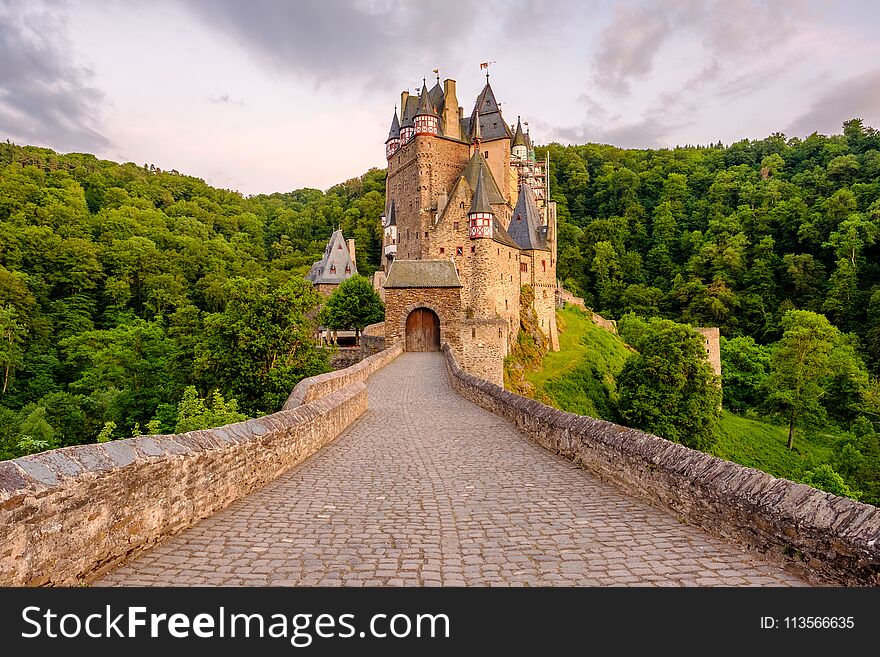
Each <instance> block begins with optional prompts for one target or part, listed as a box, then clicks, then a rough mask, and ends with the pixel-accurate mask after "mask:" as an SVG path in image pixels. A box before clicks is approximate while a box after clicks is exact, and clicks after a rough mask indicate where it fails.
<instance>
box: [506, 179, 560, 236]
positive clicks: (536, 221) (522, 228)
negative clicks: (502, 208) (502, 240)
mask: <svg viewBox="0 0 880 657" xmlns="http://www.w3.org/2000/svg"><path fill="white" fill-rule="evenodd" d="M542 228H543V221H542V220H541V213H540V211H539V210H538V204H537V202H536V200H535V192H534V191H533V190H532V188H531V187H529V186H528V185H527V184H525V183H523V184H522V185H520V188H519V198H518V199H517V201H516V207H515V208H514V209H513V217H512V218H511V220H510V226H508V227H507V232H508V234H509V235H510V236H511V237H512V238H513V241H515V242H516V243H517V244H518V245H519V248H521V249H523V250H524V251H528V250H534V251H549V250H550V249H549V247H548V246H547V238H546V236H545V235H544V232H543V230H542Z"/></svg>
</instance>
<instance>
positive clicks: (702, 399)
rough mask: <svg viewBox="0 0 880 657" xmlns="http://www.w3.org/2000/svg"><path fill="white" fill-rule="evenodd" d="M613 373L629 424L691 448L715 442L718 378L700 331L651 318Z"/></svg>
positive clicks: (719, 396) (620, 402)
mask: <svg viewBox="0 0 880 657" xmlns="http://www.w3.org/2000/svg"><path fill="white" fill-rule="evenodd" d="M638 348H639V353H638V354H637V355H634V356H632V357H630V358H629V359H628V360H627V361H626V363H625V364H624V366H623V371H622V372H621V374H620V376H619V377H618V378H617V385H618V390H619V392H620V401H619V404H620V413H621V415H622V416H623V418H624V419H625V420H626V422H627V423H628V424H630V425H631V426H635V427H637V428H639V429H643V430H645V431H649V432H651V433H655V434H657V435H659V436H663V437H664V438H667V439H669V440H672V441H675V442H678V443H682V444H683V445H686V446H688V447H692V448H695V449H706V448H707V447H709V446H710V445H712V443H714V442H715V440H716V437H717V429H718V421H719V419H720V416H721V390H720V387H719V381H718V379H717V377H716V376H715V374H714V373H713V372H712V368H711V366H710V365H709V361H708V359H707V358H706V351H705V347H704V345H703V336H701V335H700V334H699V333H697V332H696V331H695V330H693V329H692V328H691V327H689V326H686V325H684V324H676V323H675V322H672V321H669V320H659V321H655V322H652V323H651V324H650V325H649V327H648V329H647V331H646V333H645V334H644V335H643V336H642V337H641V339H640V340H639V347H638Z"/></svg>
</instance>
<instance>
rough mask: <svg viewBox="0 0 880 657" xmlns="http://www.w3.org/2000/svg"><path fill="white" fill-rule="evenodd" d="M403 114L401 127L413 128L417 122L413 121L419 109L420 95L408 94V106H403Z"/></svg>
mask: <svg viewBox="0 0 880 657" xmlns="http://www.w3.org/2000/svg"><path fill="white" fill-rule="evenodd" d="M401 109H402V111H401V116H402V117H403V118H402V119H401V121H400V127H401V128H412V127H414V126H415V122H414V121H413V117H414V116H415V115H416V112H417V111H418V109H419V98H418V96H407V98H406V106H405V107H403V108H401Z"/></svg>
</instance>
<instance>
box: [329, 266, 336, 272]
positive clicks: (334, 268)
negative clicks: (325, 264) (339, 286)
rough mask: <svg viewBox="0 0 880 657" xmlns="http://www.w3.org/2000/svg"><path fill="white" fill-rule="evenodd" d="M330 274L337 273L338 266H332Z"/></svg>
mask: <svg viewBox="0 0 880 657" xmlns="http://www.w3.org/2000/svg"><path fill="white" fill-rule="evenodd" d="M330 273H331V274H335V273H336V265H330Z"/></svg>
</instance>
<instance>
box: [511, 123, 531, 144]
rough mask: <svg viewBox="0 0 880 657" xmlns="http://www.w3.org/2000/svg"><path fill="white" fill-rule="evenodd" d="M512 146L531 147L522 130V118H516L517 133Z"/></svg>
mask: <svg viewBox="0 0 880 657" xmlns="http://www.w3.org/2000/svg"><path fill="white" fill-rule="evenodd" d="M511 146H525V147H526V148H528V147H529V144H528V142H527V141H526V135H525V133H524V132H523V129H522V122H521V121H520V117H516V132H515V133H514V135H513V143H512V144H511Z"/></svg>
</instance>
